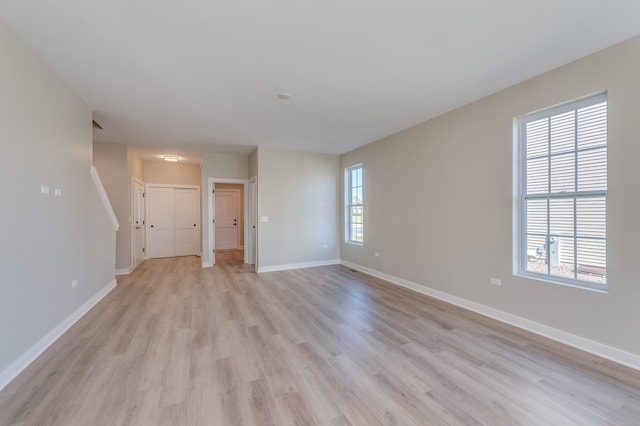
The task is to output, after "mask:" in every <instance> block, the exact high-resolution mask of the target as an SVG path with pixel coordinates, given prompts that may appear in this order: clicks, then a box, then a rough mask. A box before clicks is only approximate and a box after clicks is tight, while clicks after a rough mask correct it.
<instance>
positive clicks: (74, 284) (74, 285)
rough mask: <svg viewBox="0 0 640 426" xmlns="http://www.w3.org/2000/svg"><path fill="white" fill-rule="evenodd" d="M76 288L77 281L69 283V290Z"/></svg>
mask: <svg viewBox="0 0 640 426" xmlns="http://www.w3.org/2000/svg"><path fill="white" fill-rule="evenodd" d="M77 286H78V280H73V281H71V288H76V287H77Z"/></svg>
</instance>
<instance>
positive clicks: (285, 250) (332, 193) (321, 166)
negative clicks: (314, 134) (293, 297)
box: [258, 147, 340, 270]
mask: <svg viewBox="0 0 640 426" xmlns="http://www.w3.org/2000/svg"><path fill="white" fill-rule="evenodd" d="M339 176H340V174H339V157H338V156H335V155H324V154H312V153H306V152H296V151H285V150H277V149H269V148H263V147H260V148H258V216H268V217H269V221H268V222H266V223H265V222H260V221H258V270H265V269H269V268H278V267H281V266H283V265H293V264H300V263H308V262H328V261H332V260H335V259H339V258H340V243H339V239H338V230H339V223H338V216H339V207H338V206H339V193H340V187H339V180H340V179H339ZM325 246H326V247H325Z"/></svg>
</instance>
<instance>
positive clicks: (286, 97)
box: [278, 92, 291, 101]
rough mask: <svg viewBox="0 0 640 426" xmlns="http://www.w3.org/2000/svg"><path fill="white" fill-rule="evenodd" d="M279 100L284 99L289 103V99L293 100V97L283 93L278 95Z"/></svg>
mask: <svg viewBox="0 0 640 426" xmlns="http://www.w3.org/2000/svg"><path fill="white" fill-rule="evenodd" d="M278 98H279V99H282V100H283V101H288V100H289V99H291V95H290V94H288V93H287V92H281V93H278Z"/></svg>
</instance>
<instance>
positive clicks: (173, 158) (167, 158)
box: [162, 155, 180, 163]
mask: <svg viewBox="0 0 640 426" xmlns="http://www.w3.org/2000/svg"><path fill="white" fill-rule="evenodd" d="M162 158H163V159H164V161H172V162H174V163H175V162H176V161H178V160H179V159H180V157H177V156H175V155H163V156H162Z"/></svg>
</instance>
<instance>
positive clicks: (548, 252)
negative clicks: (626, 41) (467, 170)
mask: <svg viewBox="0 0 640 426" xmlns="http://www.w3.org/2000/svg"><path fill="white" fill-rule="evenodd" d="M517 125H518V140H517V144H516V149H515V150H514V152H515V155H516V157H517V158H516V160H515V164H517V169H518V173H517V174H516V179H517V182H518V197H519V203H517V204H518V208H519V212H518V214H517V217H518V221H519V224H518V225H519V226H518V228H519V232H518V238H519V244H518V245H517V249H518V253H517V255H516V258H517V267H516V268H515V269H516V272H517V273H518V274H519V275H524V276H528V277H532V278H539V279H542V280H546V281H551V282H557V283H562V284H570V285H574V286H579V287H587V288H594V289H599V290H606V289H607V220H606V219H607V95H606V93H605V94H601V95H597V96H592V97H589V98H586V99H581V100H578V101H574V102H570V103H568V104H565V105H561V106H557V107H554V108H550V109H547V110H544V111H539V112H536V113H532V114H529V115H526V116H524V117H521V118H519V119H518V120H517Z"/></svg>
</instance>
